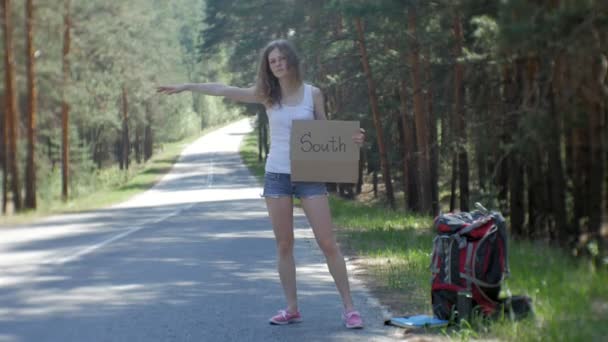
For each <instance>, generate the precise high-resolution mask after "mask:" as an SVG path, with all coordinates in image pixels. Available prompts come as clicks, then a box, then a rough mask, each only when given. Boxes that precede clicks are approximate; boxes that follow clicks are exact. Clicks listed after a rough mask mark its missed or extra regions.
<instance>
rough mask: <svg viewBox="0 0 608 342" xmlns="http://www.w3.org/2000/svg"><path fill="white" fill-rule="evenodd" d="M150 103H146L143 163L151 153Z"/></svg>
mask: <svg viewBox="0 0 608 342" xmlns="http://www.w3.org/2000/svg"><path fill="white" fill-rule="evenodd" d="M150 106H151V104H150V102H146V105H145V108H146V127H145V128H144V161H148V159H150V158H151V157H152V153H153V150H152V148H153V146H154V145H153V141H154V139H153V135H152V111H151V109H150Z"/></svg>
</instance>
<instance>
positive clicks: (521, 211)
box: [505, 58, 526, 237]
mask: <svg viewBox="0 0 608 342" xmlns="http://www.w3.org/2000/svg"><path fill="white" fill-rule="evenodd" d="M513 68H514V70H513V76H512V77H513V80H510V81H508V83H507V84H506V87H507V89H505V92H506V105H507V106H506V107H507V113H506V116H507V117H508V121H507V126H508V128H509V130H511V132H515V131H517V129H519V121H520V116H521V115H520V114H519V113H518V111H519V109H520V106H521V103H522V97H521V91H522V89H523V71H524V63H523V59H521V58H519V59H517V60H516V61H515V63H514V66H513ZM522 165H523V163H522V161H521V152H520V151H518V150H516V149H512V150H511V151H509V157H508V170H509V171H508V172H509V175H508V179H509V193H510V197H509V202H510V203H509V204H510V205H509V207H510V214H511V229H512V231H513V233H514V234H515V235H516V236H519V237H521V236H523V233H524V224H525V217H526V213H525V208H524V205H525V199H524V186H525V183H524V176H525V173H524V169H523V166H522Z"/></svg>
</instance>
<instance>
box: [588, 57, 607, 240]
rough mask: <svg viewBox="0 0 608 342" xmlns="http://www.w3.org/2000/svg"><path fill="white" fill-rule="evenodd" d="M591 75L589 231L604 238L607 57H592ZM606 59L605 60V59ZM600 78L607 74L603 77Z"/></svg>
mask: <svg viewBox="0 0 608 342" xmlns="http://www.w3.org/2000/svg"><path fill="white" fill-rule="evenodd" d="M589 57H591V58H590V59H591V61H590V68H589V69H590V72H591V74H590V75H589V78H588V82H586V83H587V84H583V86H584V87H586V89H587V91H586V93H587V96H586V98H585V102H586V103H587V106H586V107H587V109H588V112H589V145H590V148H589V150H590V151H589V152H590V156H589V159H590V164H591V168H590V169H589V171H588V172H589V184H590V185H591V186H592V189H590V191H589V205H590V208H589V231H590V232H591V233H592V234H593V235H594V236H596V237H600V236H601V226H602V212H603V206H602V198H603V194H604V191H605V189H604V179H605V177H606V176H605V175H606V171H605V170H604V163H605V159H604V158H605V156H606V154H605V153H606V147H605V145H604V144H605V137H606V136H605V134H606V123H605V114H604V113H605V112H604V102H605V97H604V96H603V93H602V90H601V89H602V88H603V87H604V81H605V79H604V78H605V75H606V68H607V67H608V65H607V64H608V61H607V60H606V59H605V57H604V56H602V57H601V58H600V56H597V55H595V54H593V55H590V56H589ZM602 59H603V60H602ZM598 75H604V76H603V77H604V78H602V77H601V76H600V77H598Z"/></svg>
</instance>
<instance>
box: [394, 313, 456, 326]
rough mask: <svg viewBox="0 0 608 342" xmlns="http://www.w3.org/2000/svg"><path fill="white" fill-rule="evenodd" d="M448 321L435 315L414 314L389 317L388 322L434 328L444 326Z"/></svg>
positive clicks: (397, 324)
mask: <svg viewBox="0 0 608 342" xmlns="http://www.w3.org/2000/svg"><path fill="white" fill-rule="evenodd" d="M448 322H449V321H446V320H443V319H439V318H437V317H433V316H429V315H415V316H404V317H393V318H391V321H390V324H391V325H396V326H398V327H402V328H422V327H429V328H436V327H445V326H447V325H448Z"/></svg>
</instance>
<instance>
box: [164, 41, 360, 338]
mask: <svg viewBox="0 0 608 342" xmlns="http://www.w3.org/2000/svg"><path fill="white" fill-rule="evenodd" d="M182 91H196V92H200V93H203V94H206V95H215V96H223V97H226V98H228V99H231V100H235V101H240V102H249V103H261V104H263V105H264V106H265V107H266V112H267V113H268V119H269V124H270V153H269V155H268V159H267V161H266V168H265V170H266V174H265V176H264V193H263V196H264V197H265V199H266V206H267V208H268V214H269V215H270V220H271V222H272V228H273V230H274V235H275V238H276V244H277V252H278V271H279V278H280V280H281V285H282V286H283V290H284V292H285V297H286V299H287V307H286V308H285V309H284V310H280V311H279V312H278V314H277V315H275V316H273V317H271V318H270V323H271V324H279V325H283V324H289V323H296V322H300V321H301V320H302V316H301V315H300V312H299V311H298V301H297V293H296V292H297V291H296V269H295V262H294V257H293V247H294V232H293V196H295V197H297V198H300V199H301V202H302V207H303V208H304V212H305V213H306V217H307V218H308V221H309V222H310V225H311V226H312V230H313V232H314V235H315V238H316V240H317V243H318V244H319V247H320V248H321V250H322V251H323V253H324V254H325V259H326V261H327V266H328V268H329V271H330V273H331V275H332V276H333V279H334V281H335V283H336V287H337V288H338V292H339V293H340V296H341V297H342V301H343V304H344V311H343V313H342V320H343V322H344V325H345V326H346V327H347V328H362V327H363V321H362V319H361V315H360V314H359V312H357V311H356V310H355V308H354V306H353V301H352V298H351V294H350V288H349V283H348V275H347V271H346V264H345V262H344V257H343V256H342V254H341V252H340V250H339V248H338V245H337V244H336V239H335V236H334V233H333V230H332V228H333V226H332V220H331V214H330V209H329V202H328V198H327V191H326V188H325V184H324V183H315V182H292V181H291V179H290V174H291V169H290V157H289V141H290V134H291V125H292V120H325V119H326V117H325V108H324V101H323V94H322V93H321V91H320V90H319V89H318V88H316V87H313V86H311V85H309V84H305V83H304V82H303V81H302V77H301V73H300V62H299V58H298V56H297V54H296V52H295V50H294V49H293V47H292V46H291V44H290V43H289V42H288V41H286V40H276V41H272V42H270V43H269V44H268V45H267V46H266V47H265V48H264V50H263V52H262V55H261V58H260V65H259V70H258V75H257V80H256V84H255V86H253V87H251V88H237V87H232V86H227V85H223V84H219V83H200V84H191V83H190V84H179V85H169V86H160V87H158V92H160V93H165V94H176V93H180V92H182ZM364 138H365V136H364V134H363V132H355V133H354V135H353V141H354V142H355V143H357V144H361V143H362V142H363V140H364Z"/></svg>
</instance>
